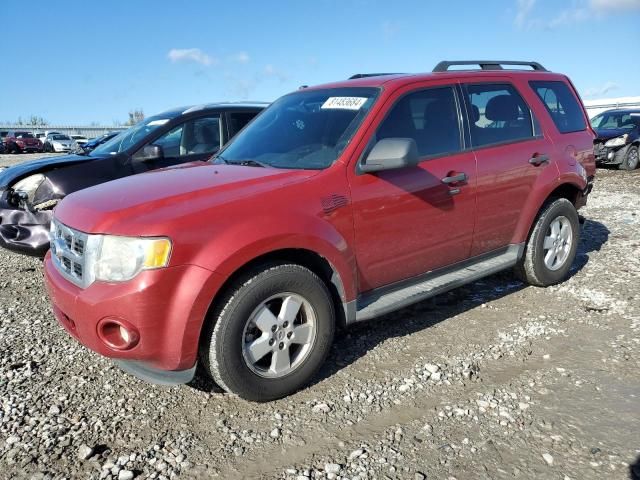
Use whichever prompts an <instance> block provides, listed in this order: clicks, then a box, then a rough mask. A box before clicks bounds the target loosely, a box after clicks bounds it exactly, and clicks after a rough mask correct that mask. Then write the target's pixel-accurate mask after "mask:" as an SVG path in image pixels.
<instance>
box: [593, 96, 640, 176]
mask: <svg viewBox="0 0 640 480" xmlns="http://www.w3.org/2000/svg"><path fill="white" fill-rule="evenodd" d="M591 126H592V127H593V129H594V130H595V132H596V134H597V136H598V137H597V138H596V140H595V142H594V153H595V156H596V162H597V163H598V164H600V165H617V166H618V168H619V169H620V170H634V169H636V168H638V164H639V163H640V156H639V154H638V150H639V149H640V109H638V110H607V111H606V112H602V113H600V114H598V115H596V116H595V117H593V118H592V119H591Z"/></svg>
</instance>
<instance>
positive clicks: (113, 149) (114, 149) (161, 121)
mask: <svg viewBox="0 0 640 480" xmlns="http://www.w3.org/2000/svg"><path fill="white" fill-rule="evenodd" d="M169 120H171V118H168V117H161V116H158V117H149V118H147V119H145V120H143V121H141V122H140V123H137V124H136V125H134V126H133V127H131V128H129V129H127V130H125V131H123V132H120V133H119V134H118V135H116V136H115V137H113V138H112V139H111V140H109V141H107V142H105V143H103V144H102V145H100V146H99V147H98V148H96V149H95V150H93V151H92V152H91V153H90V154H89V155H91V156H94V155H105V154H107V155H115V154H117V153H120V152H124V151H125V150H127V149H128V148H130V147H132V146H133V145H135V144H136V143H138V142H139V141H140V140H142V139H144V138H146V137H147V135H149V134H151V133H153V132H154V131H156V130H158V129H159V128H162V126H163V125H165V124H166V123H167V122H168V121H169Z"/></svg>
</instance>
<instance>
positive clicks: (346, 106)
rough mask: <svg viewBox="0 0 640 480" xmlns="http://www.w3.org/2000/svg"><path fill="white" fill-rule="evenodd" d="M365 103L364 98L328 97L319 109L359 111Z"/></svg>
mask: <svg viewBox="0 0 640 480" xmlns="http://www.w3.org/2000/svg"><path fill="white" fill-rule="evenodd" d="M366 101H367V98H366V97H329V98H327V101H326V102H324V103H323V104H322V107H321V108H334V109H340V110H360V108H362V106H363V105H364V104H365V102H366Z"/></svg>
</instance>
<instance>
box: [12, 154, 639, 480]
mask: <svg viewBox="0 0 640 480" xmlns="http://www.w3.org/2000/svg"><path fill="white" fill-rule="evenodd" d="M27 157H28V156H27V155H23V156H19V157H18V156H1V155H0V165H3V164H9V163H10V162H14V161H16V160H18V159H19V160H24V159H26V158H27ZM639 204H640V171H636V172H632V173H628V172H619V171H616V170H602V169H601V170H599V171H598V176H597V180H596V186H595V190H594V192H593V194H592V196H591V198H590V200H589V206H588V207H587V208H586V209H584V210H583V212H582V213H583V215H585V216H586V217H587V222H586V225H585V230H584V234H583V240H582V243H581V247H580V250H579V255H578V259H577V260H576V264H575V265H574V269H573V274H572V277H571V278H570V279H569V280H568V281H567V282H565V283H563V284H562V285H558V286H556V287H553V288H548V289H539V288H534V287H525V286H524V285H523V284H521V283H520V282H518V281H517V280H515V279H514V277H513V276H511V275H510V274H509V273H502V274H498V275H495V276H492V277H490V278H487V279H485V280H483V281H479V282H476V283H474V284H472V285H469V286H466V287H463V288H460V289H457V290H455V291H452V292H450V293H448V294H445V295H441V296H439V297H436V298H434V299H432V300H430V301H426V302H423V303H420V304H417V305H415V306H413V307H410V308H406V309H404V310H401V311H399V312H396V313H393V314H389V315H386V316H384V317H382V318H380V319H378V320H376V321H373V322H369V323H367V324H363V325H359V326H356V327H354V328H352V329H350V330H348V331H346V332H343V333H341V334H340V335H339V336H338V338H337V340H336V344H335V347H334V348H333V350H332V353H331V356H330V358H329V361H328V362H327V365H326V368H325V369H324V370H323V371H322V372H321V374H320V375H319V377H318V378H317V379H316V381H315V382H314V384H313V385H312V386H311V387H309V388H307V389H306V390H304V391H302V392H300V393H298V394H296V395H293V396H291V397H289V398H286V399H283V400H279V401H276V402H272V403H269V404H251V403H247V402H244V401H242V400H239V399H238V398H235V397H232V396H229V395H226V394H221V393H217V392H211V391H207V389H206V388H205V386H203V389H201V390H196V389H194V388H189V387H171V388H168V387H159V386H152V385H147V384H145V383H143V382H141V381H139V380H137V379H135V378H132V377H130V376H128V375H126V374H124V373H122V372H121V371H120V370H119V369H118V368H117V367H114V366H113V365H112V364H111V362H109V361H108V360H106V359H103V358H100V357H98V356H97V355H95V354H93V353H91V352H89V351H87V350H86V349H84V348H83V347H82V346H80V345H79V344H78V343H76V342H75V341H74V340H73V339H72V338H71V337H69V336H68V335H67V334H66V333H65V332H64V331H63V330H62V329H61V328H60V327H58V325H57V324H56V322H55V320H54V318H53V315H52V313H51V309H50V307H49V303H48V301H47V298H46V295H45V291H44V287H43V281H42V272H41V263H40V261H39V260H37V259H31V258H26V257H20V256H18V255H14V254H10V253H7V252H4V251H1V252H0V272H1V275H0V350H1V351H2V352H3V353H2V355H1V356H0V402H1V405H0V477H1V478H34V479H45V478H94V479H119V480H125V479H131V478H157V479H169V478H176V477H180V478H221V479H235V478H238V479H240V478H258V479H272V478H277V479H291V480H306V479H321V478H322V479H325V478H326V479H350V480H356V479H359V480H364V479H386V478H389V479H414V480H420V479H425V478H427V479H445V480H450V479H459V480H462V479H467V478H473V479H478V478H480V479H485V478H486V479H502V478H525V479H528V478H536V479H543V478H544V479H546V478H549V479H560V480H566V479H584V478H593V479H604V478H606V479H610V478H611V479H628V478H634V477H633V476H632V475H633V473H632V472H633V471H634V469H635V472H636V475H637V478H640V406H639V401H640V377H639V376H638V371H640V368H639V367H640V362H639V360H638V358H639V357H638V352H639V350H640V301H639V300H638V299H637V294H636V292H637V290H638V279H639V274H638V272H640V255H639V253H640V235H639V234H640V213H638V205H639Z"/></svg>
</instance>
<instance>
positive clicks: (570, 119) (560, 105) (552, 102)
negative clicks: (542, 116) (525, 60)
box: [529, 81, 587, 133]
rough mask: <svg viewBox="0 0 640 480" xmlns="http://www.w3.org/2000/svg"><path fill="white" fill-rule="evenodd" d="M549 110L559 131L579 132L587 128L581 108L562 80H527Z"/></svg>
mask: <svg viewBox="0 0 640 480" xmlns="http://www.w3.org/2000/svg"><path fill="white" fill-rule="evenodd" d="M529 85H530V86H531V88H533V90H534V92H536V95H538V97H539V98H540V100H542V103H543V104H544V106H545V107H546V109H547V112H549V115H550V116H551V119H552V120H553V123H555V125H556V128H557V129H558V131H559V132H560V133H571V132H579V131H582V130H585V129H586V128H587V124H586V122H585V120H584V115H583V113H582V108H581V107H580V104H579V103H578V100H577V99H576V97H575V95H574V94H573V92H571V89H570V88H569V86H568V85H567V84H566V83H564V82H552V81H545V82H529Z"/></svg>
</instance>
